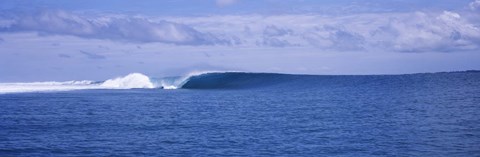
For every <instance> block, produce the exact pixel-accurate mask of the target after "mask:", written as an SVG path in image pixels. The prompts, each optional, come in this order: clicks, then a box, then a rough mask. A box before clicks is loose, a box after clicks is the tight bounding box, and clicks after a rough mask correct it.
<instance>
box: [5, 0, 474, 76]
mask: <svg viewBox="0 0 480 157" xmlns="http://www.w3.org/2000/svg"><path fill="white" fill-rule="evenodd" d="M462 70H480V0H422V1H418V0H142V1H138V0H102V1H98V0H69V1H64V0H31V1H18V0H2V1H0V82H24V81H68V80H105V79H109V78H112V77H116V76H122V75H126V74H129V73H133V72H139V73H144V74H146V75H148V76H151V77H166V76H179V75H183V74H187V73H189V72H193V71H245V72H272V73H292V74H320V75H365V74H407V73H423V72H441V71H462Z"/></svg>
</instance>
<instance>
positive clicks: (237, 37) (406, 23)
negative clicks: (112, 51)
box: [0, 11, 480, 52]
mask: <svg viewBox="0 0 480 157" xmlns="http://www.w3.org/2000/svg"><path fill="white" fill-rule="evenodd" d="M463 14H468V15H462V14H459V13H455V12H449V11H444V12H412V13H377V14H352V15H341V16H340V15H337V16H334V15H330V16H326V15H315V14H309V15H302V14H291V15H288V14H287V15H277V16H263V15H236V16H233V15H224V16H200V17H138V16H136V17H130V16H128V15H121V16H120V15H116V16H112V15H110V16H105V15H97V16H85V15H81V14H73V13H66V12H62V11H46V12H40V13H38V14H35V15H17V16H15V17H14V18H10V19H3V21H12V22H9V24H5V26H3V27H0V32H9V33H15V32H39V33H42V34H47V35H48V34H54V35H69V36H77V37H81V38H89V39H90V38H92V39H108V40H112V41H127V42H139V43H150V42H153V43H170V44H173V45H179V46H181V45H205V46H212V47H213V46H225V47H228V46H238V47H249V48H270V47H283V48H285V47H297V48H311V49H317V50H320V51H370V50H381V51H398V52H438V51H442V52H446V51H465V50H479V49H480V27H479V25H478V24H477V23H478V22H479V21H480V20H475V19H480V18H471V17H478V15H475V14H469V13H463ZM464 17H469V18H464ZM0 21H2V20H0Z"/></svg>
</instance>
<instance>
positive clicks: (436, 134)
mask: <svg viewBox="0 0 480 157" xmlns="http://www.w3.org/2000/svg"><path fill="white" fill-rule="evenodd" d="M182 87H183V88H181V89H176V90H163V89H160V88H156V89H124V90H116V89H91V90H75V91H63V92H34V93H32V92H26V93H10V94H8V93H7V94H0V156H480V73H478V72H451V73H434V74H412V75H372V76H315V75H284V74H258V73H257V74H255V73H233V72H232V73H211V74H203V75H198V76H193V77H191V78H190V79H188V81H187V82H185V83H184V84H183V85H182Z"/></svg>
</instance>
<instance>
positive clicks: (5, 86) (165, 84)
mask: <svg viewBox="0 0 480 157" xmlns="http://www.w3.org/2000/svg"><path fill="white" fill-rule="evenodd" d="M208 73H221V72H218V71H200V72H197V71H195V72H190V73H188V74H186V75H184V76H181V77H165V78H160V79H152V78H150V77H149V76H147V75H145V74H142V73H130V74H128V75H126V76H123V77H116V78H112V79H108V80H105V81H91V80H82V81H64V82H58V81H47V82H15V83H0V94H7V93H28V92H59V91H72V90H91V89H113V90H115V89H178V88H181V87H182V86H183V85H184V84H185V83H186V82H187V81H188V80H189V79H190V78H191V77H194V76H200V75H204V74H208ZM222 73H226V72H222Z"/></svg>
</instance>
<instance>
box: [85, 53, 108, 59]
mask: <svg viewBox="0 0 480 157" xmlns="http://www.w3.org/2000/svg"><path fill="white" fill-rule="evenodd" d="M80 53H81V54H83V55H85V56H86V57H87V58H88V59H95V60H102V59H107V57H105V56H103V55H99V54H95V53H90V52H86V51H80Z"/></svg>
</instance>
